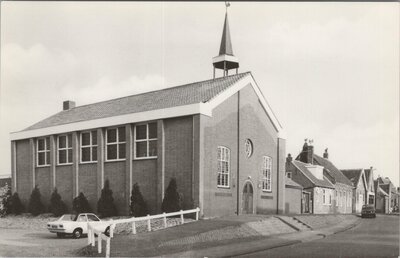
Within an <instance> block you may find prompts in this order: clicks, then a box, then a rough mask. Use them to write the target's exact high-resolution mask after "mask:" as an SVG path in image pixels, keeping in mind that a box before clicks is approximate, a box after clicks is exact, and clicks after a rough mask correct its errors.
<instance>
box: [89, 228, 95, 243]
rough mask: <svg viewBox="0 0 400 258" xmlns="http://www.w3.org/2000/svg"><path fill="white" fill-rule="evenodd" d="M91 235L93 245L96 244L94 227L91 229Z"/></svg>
mask: <svg viewBox="0 0 400 258" xmlns="http://www.w3.org/2000/svg"><path fill="white" fill-rule="evenodd" d="M91 232H92V233H91V234H92V235H91V236H90V239H91V240H92V246H96V237H95V236H94V231H93V229H92V230H91Z"/></svg>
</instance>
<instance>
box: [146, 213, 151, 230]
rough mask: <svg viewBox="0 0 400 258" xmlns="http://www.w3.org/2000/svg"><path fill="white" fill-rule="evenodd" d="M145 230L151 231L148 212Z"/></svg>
mask: <svg viewBox="0 0 400 258" xmlns="http://www.w3.org/2000/svg"><path fill="white" fill-rule="evenodd" d="M147 230H148V231H151V224H150V214H147Z"/></svg>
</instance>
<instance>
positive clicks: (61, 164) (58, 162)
mask: <svg viewBox="0 0 400 258" xmlns="http://www.w3.org/2000/svg"><path fill="white" fill-rule="evenodd" d="M68 136H69V134H62V135H59V136H57V165H58V166H63V165H71V164H72V163H73V157H71V162H68V158H69V156H68V155H69V154H68V150H71V154H72V156H73V155H74V154H73V150H72V135H71V146H69V145H68ZM61 137H65V147H64V148H60V138H61ZM62 150H65V161H66V162H65V163H60V151H62Z"/></svg>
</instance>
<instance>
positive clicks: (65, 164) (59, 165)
mask: <svg viewBox="0 0 400 258" xmlns="http://www.w3.org/2000/svg"><path fill="white" fill-rule="evenodd" d="M72 164H73V163H62V164H57V167H62V166H71V165H72Z"/></svg>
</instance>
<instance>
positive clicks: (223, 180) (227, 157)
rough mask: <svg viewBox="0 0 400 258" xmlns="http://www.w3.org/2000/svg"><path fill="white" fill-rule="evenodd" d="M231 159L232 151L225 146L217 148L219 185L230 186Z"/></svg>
mask: <svg viewBox="0 0 400 258" xmlns="http://www.w3.org/2000/svg"><path fill="white" fill-rule="evenodd" d="M230 161H231V151H230V150H229V149H228V148H226V147H224V146H218V150H217V162H218V164H217V169H218V177H217V186H218V187H229V174H230V170H231V168H230V163H231V162H230Z"/></svg>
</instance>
